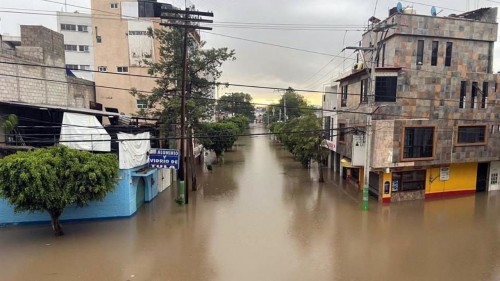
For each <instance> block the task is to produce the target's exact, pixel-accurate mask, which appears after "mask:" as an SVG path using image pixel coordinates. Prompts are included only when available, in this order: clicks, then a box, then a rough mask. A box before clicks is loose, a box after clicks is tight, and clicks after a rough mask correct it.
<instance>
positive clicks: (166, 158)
mask: <svg viewBox="0 0 500 281" xmlns="http://www.w3.org/2000/svg"><path fill="white" fill-rule="evenodd" d="M179 162H180V160H179V150H177V149H157V148H153V149H151V150H150V151H149V166H150V167H153V168H160V169H166V168H174V169H176V170H179Z"/></svg>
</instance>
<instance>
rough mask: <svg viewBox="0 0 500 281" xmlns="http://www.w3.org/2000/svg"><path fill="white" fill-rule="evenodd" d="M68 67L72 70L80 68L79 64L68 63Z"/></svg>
mask: <svg viewBox="0 0 500 281" xmlns="http://www.w3.org/2000/svg"><path fill="white" fill-rule="evenodd" d="M66 68H67V69H71V70H78V64H67V65H66Z"/></svg>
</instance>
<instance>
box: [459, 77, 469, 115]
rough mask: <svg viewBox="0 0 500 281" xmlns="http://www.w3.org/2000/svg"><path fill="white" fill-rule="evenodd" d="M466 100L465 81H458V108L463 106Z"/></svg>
mask: <svg viewBox="0 0 500 281" xmlns="http://www.w3.org/2000/svg"><path fill="white" fill-rule="evenodd" d="M466 100H467V81H460V99H459V101H458V108H465V107H466Z"/></svg>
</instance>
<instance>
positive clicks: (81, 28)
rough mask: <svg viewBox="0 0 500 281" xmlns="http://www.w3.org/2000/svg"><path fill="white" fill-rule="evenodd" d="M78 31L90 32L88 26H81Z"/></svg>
mask: <svg viewBox="0 0 500 281" xmlns="http://www.w3.org/2000/svg"><path fill="white" fill-rule="evenodd" d="M78 31H80V32H89V29H88V26H86V25H79V26H78Z"/></svg>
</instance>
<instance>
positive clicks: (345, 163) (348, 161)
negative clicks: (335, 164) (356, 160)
mask: <svg viewBox="0 0 500 281" xmlns="http://www.w3.org/2000/svg"><path fill="white" fill-rule="evenodd" d="M340 165H342V167H346V168H352V167H353V166H352V162H351V159H349V158H342V159H341V160H340Z"/></svg>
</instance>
